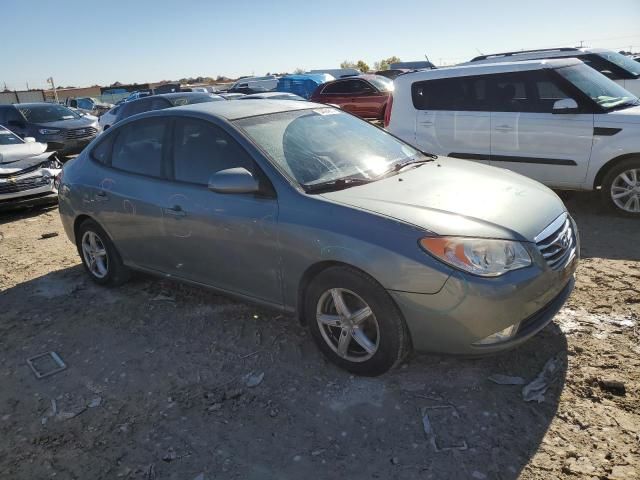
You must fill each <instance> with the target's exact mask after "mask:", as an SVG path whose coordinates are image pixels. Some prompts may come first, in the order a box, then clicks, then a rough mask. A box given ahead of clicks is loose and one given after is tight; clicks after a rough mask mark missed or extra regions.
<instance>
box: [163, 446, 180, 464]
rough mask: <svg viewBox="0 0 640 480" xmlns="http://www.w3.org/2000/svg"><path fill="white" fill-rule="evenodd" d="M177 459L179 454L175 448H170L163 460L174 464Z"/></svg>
mask: <svg viewBox="0 0 640 480" xmlns="http://www.w3.org/2000/svg"><path fill="white" fill-rule="evenodd" d="M177 458H178V454H177V453H176V451H175V450H174V449H173V447H169V448H168V449H167V451H166V453H165V454H164V455H163V456H162V460H163V461H165V462H167V463H169V462H173V461H174V460H175V459H177Z"/></svg>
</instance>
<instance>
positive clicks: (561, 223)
mask: <svg viewBox="0 0 640 480" xmlns="http://www.w3.org/2000/svg"><path fill="white" fill-rule="evenodd" d="M534 240H535V242H536V246H537V247H538V251H539V252H540V254H541V255H542V257H543V258H544V259H545V260H546V262H547V265H549V268H551V269H552V270H562V269H563V268H564V267H566V266H567V265H568V264H569V263H570V262H571V261H572V260H573V259H574V257H575V256H576V251H577V248H578V242H577V237H576V233H575V231H574V229H573V225H572V222H571V219H570V218H569V215H568V214H567V213H566V212H565V213H563V214H562V215H560V216H559V217H558V218H556V219H555V220H554V221H553V222H551V224H550V225H549V226H548V227H546V228H545V229H544V230H543V231H542V232H540V233H539V234H538V235H537V236H536V237H535V239H534Z"/></svg>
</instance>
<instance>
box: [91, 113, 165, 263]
mask: <svg viewBox="0 0 640 480" xmlns="http://www.w3.org/2000/svg"><path fill="white" fill-rule="evenodd" d="M168 135H169V129H168V123H167V121H166V120H165V119H163V118H147V119H142V120H138V121H134V122H131V123H130V124H127V125H124V126H123V127H121V128H119V129H118V130H117V131H115V132H113V134H111V135H108V136H107V137H106V138H105V140H103V141H102V142H101V143H99V144H98V145H97V146H96V148H95V149H93V151H92V156H93V157H94V160H96V162H97V163H98V165H97V166H96V171H95V174H96V175H97V176H98V180H97V181H95V182H93V184H96V185H98V186H97V187H96V188H93V189H92V191H91V192H89V194H88V200H89V202H90V204H91V205H93V207H94V209H95V215H96V217H97V220H98V222H99V223H100V224H101V225H103V226H104V227H105V229H106V230H107V232H108V233H109V235H110V236H111V238H112V239H113V241H114V243H115V245H116V247H117V248H118V251H119V252H120V254H121V255H122V256H123V259H124V260H125V261H126V262H128V263H133V264H135V265H138V266H140V267H143V268H148V269H152V270H157V271H161V272H166V271H167V252H168V245H167V241H166V236H165V233H164V226H163V210H162V209H163V206H164V204H165V202H164V199H165V198H166V197H168V196H169V195H171V194H173V193H175V192H174V186H173V185H172V182H169V181H168V180H167V166H166V153H167V152H166V149H165V146H166V145H167V140H168ZM105 167H106V168H105Z"/></svg>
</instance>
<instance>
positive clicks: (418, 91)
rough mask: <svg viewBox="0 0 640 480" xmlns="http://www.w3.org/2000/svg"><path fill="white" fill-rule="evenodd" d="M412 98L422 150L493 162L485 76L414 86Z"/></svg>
mask: <svg viewBox="0 0 640 480" xmlns="http://www.w3.org/2000/svg"><path fill="white" fill-rule="evenodd" d="M411 96H412V101H413V105H414V107H415V108H416V110H417V112H416V143H417V145H418V147H419V148H421V149H422V150H424V151H427V152H432V153H436V154H440V155H448V156H451V157H455V158H463V159H468V160H475V161H479V162H482V163H488V162H489V155H490V152H491V142H490V124H491V115H490V112H489V110H488V108H489V106H488V103H487V92H486V80H485V78H484V77H483V76H469V77H453V78H443V79H434V80H424V81H418V82H415V83H413V84H412V85H411Z"/></svg>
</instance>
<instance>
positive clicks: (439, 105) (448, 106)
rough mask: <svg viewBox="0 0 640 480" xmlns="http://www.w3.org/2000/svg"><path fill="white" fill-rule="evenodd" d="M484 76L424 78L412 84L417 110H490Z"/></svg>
mask: <svg viewBox="0 0 640 480" xmlns="http://www.w3.org/2000/svg"><path fill="white" fill-rule="evenodd" d="M486 84H487V81H486V78H485V77H483V76H473V77H454V78H439V79H434V80H423V81H419V82H414V83H413V84H412V85H411V99H412V101H413V106H414V107H415V108H416V110H450V111H488V110H489V105H488V99H487V86H486Z"/></svg>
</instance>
